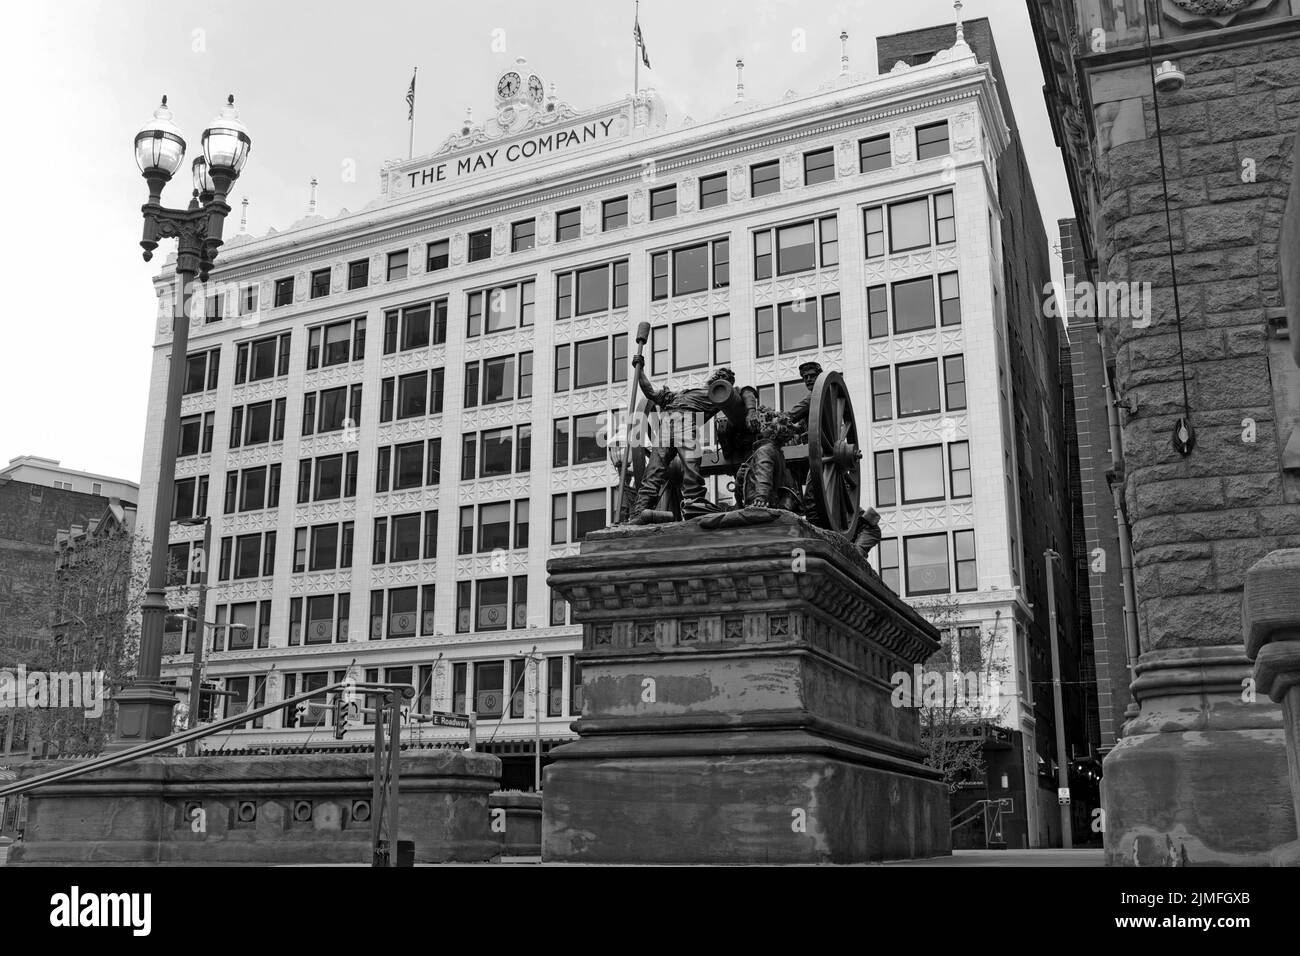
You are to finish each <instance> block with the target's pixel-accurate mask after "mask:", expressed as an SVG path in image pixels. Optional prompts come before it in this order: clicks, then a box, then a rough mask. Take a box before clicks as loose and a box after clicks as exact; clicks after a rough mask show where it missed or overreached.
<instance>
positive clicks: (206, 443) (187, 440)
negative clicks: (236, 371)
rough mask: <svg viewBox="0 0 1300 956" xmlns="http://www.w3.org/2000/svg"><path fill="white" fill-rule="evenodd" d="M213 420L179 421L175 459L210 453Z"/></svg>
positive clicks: (190, 417)
mask: <svg viewBox="0 0 1300 956" xmlns="http://www.w3.org/2000/svg"><path fill="white" fill-rule="evenodd" d="M280 401H281V402H283V401H284V399H280ZM268 404H269V403H268ZM215 418H216V413H215V412H204V413H203V414H202V415H187V416H186V417H184V418H182V419H181V438H180V445H179V447H178V448H177V449H176V457H177V458H185V457H187V456H189V455H199V454H203V455H206V454H207V453H208V452H210V451H212V428H213V421H214V420H215ZM281 437H283V425H282V427H281ZM277 441H278V439H277ZM96 485H99V482H95V483H94V485H92V486H91V487H92V489H93V488H94V487H95V486H96ZM92 494H96V495H97V494H99V492H98V491H93V490H92Z"/></svg>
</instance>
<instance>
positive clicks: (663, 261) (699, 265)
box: [650, 239, 731, 300]
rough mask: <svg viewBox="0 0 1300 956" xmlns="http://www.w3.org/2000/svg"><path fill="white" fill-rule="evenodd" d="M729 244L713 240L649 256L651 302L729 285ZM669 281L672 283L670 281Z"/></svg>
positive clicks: (725, 240) (724, 240)
mask: <svg viewBox="0 0 1300 956" xmlns="http://www.w3.org/2000/svg"><path fill="white" fill-rule="evenodd" d="M730 245H731V244H730V240H728V239H715V240H713V241H712V242H701V243H698V244H696V245H691V246H683V247H682V248H680V249H665V250H663V251H662V252H656V253H653V254H652V255H651V256H650V272H651V283H650V298H651V299H652V300H653V299H666V298H668V295H669V290H670V289H671V291H672V295H692V294H694V293H697V292H704V291H706V290H708V289H710V288H713V289H721V288H725V287H727V286H728V285H730V284H731V249H730ZM670 280H671V281H670Z"/></svg>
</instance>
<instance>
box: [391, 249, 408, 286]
mask: <svg viewBox="0 0 1300 956" xmlns="http://www.w3.org/2000/svg"><path fill="white" fill-rule="evenodd" d="M409 258H410V252H408V251H407V250H406V249H403V250H401V251H400V252H390V253H389V254H388V281H389V282H396V281H397V280H398V279H405V278H406V265H407V261H408V260H409Z"/></svg>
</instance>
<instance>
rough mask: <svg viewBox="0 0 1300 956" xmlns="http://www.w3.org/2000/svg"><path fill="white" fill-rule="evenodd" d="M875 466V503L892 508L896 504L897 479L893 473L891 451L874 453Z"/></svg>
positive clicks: (892, 454) (892, 455)
mask: <svg viewBox="0 0 1300 956" xmlns="http://www.w3.org/2000/svg"><path fill="white" fill-rule="evenodd" d="M875 468H876V505H877V506H878V507H881V508H892V507H893V506H894V505H896V504H898V491H897V479H896V477H895V475H894V453H893V451H878V452H876V454H875Z"/></svg>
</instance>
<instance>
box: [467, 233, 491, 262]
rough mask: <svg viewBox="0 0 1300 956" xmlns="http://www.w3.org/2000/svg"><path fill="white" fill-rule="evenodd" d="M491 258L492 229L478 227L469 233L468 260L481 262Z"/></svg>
mask: <svg viewBox="0 0 1300 956" xmlns="http://www.w3.org/2000/svg"><path fill="white" fill-rule="evenodd" d="M490 258H492V230H491V229H479V230H478V231H476V232H471V233H470V234H469V261H470V262H482V261H483V260H484V259H490Z"/></svg>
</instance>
